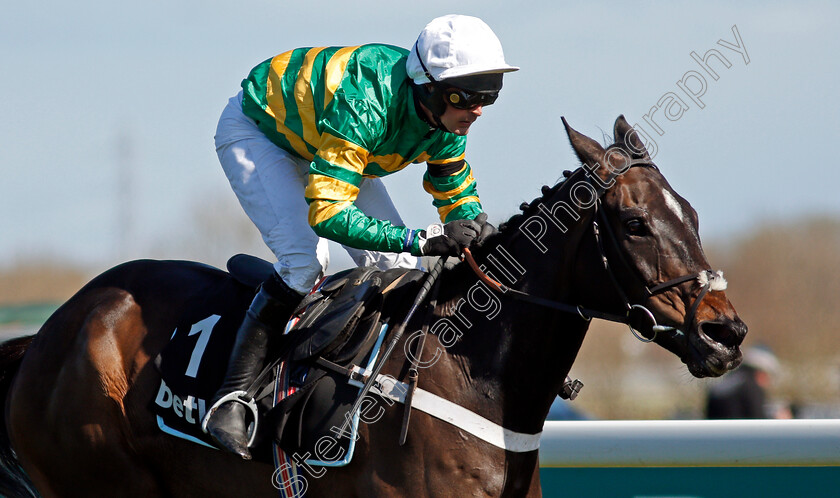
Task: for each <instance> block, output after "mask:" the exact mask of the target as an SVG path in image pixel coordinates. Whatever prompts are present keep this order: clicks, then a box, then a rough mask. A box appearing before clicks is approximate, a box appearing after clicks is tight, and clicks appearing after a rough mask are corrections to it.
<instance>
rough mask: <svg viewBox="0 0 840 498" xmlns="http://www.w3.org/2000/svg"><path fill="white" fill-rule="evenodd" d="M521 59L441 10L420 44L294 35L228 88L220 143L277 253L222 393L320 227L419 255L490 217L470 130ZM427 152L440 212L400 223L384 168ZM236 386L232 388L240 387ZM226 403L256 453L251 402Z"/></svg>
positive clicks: (232, 438)
mask: <svg viewBox="0 0 840 498" xmlns="http://www.w3.org/2000/svg"><path fill="white" fill-rule="evenodd" d="M517 69H519V68H518V67H515V66H511V65H508V64H507V63H506V62H505V60H504V55H503V52H502V46H501V43H500V42H499V40H498V38H496V35H495V34H494V33H493V31H492V30H491V29H490V28H489V27H488V26H487V25H486V24H485V23H484V22H483V21H481V20H480V19H478V18H475V17H468V16H459V15H448V16H444V17H439V18H437V19H434V20H432V21H431V22H430V23H429V24H428V25H427V26H426V27H425V28H424V29H423V31H422V32H421V33H420V36H419V37H418V38H417V41H416V43H415V44H414V46H413V47H412V48H411V50H405V49H402V48H398V47H393V46H390V45H381V44H370V45H362V46H356V47H321V48H299V49H296V50H292V51H290V52H285V53H283V54H280V55H278V56H276V57H273V58H271V59H268V60H266V61H265V62H263V63H261V64H259V65H258V66H256V67H255V68H254V69H253V70H252V71H251V73H250V74H249V75H248V77H247V78H246V79H245V80H244V81H243V82H242V88H243V90H242V91H241V92H239V94H238V95H236V96H235V97H233V98H231V99H230V101H229V103H228V105H227V107H226V108H225V110H224V111H223V113H222V116H221V118H220V120H219V125H218V128H217V130H216V151H217V153H218V156H219V161H220V162H221V164H222V167H223V168H224V170H225V173H226V175H227V177H228V180H229V181H230V184H231V187H232V188H233V191H234V193H235V194H236V196H237V198H238V199H239V202H240V204H241V205H242V207H243V209H244V210H245V212H246V213H247V215H248V216H249V218H250V219H251V221H253V222H254V224H255V225H256V226H257V228H258V229H259V230H260V233H261V234H262V237H263V240H264V241H265V243H266V244H267V245H268V247H269V248H270V249H271V250H272V251H273V252H274V254H275V256H276V257H277V263H275V265H274V268H275V273H274V275H273V276H272V277H271V278H270V279H268V280H267V281H266V282H264V283H263V284H262V285H261V286H260V289H259V292H258V293H257V295H256V297H255V298H254V300H253V302H252V304H251V306H250V308H249V310H248V312H247V314H246V317H245V320H244V321H243V323H242V325H241V326H240V328H239V331H238V332H237V337H236V342H235V344H234V347H233V351H232V352H231V357H230V363H229V366H228V369H227V372H226V376H225V381H224V383H223V385H222V387H221V388H220V389H219V391H218V392H217V393H216V396H215V397H214V400H213V401H214V403H215V402H218V401H219V400H221V398H222V397H224V396H229V398H228V399H230V395H231V393H240V392H242V393H244V391H245V390H246V389H247V388H248V387H249V386H250V384H251V383H252V382H253V381H254V379H255V377H256V375H257V374H258V373H259V371H260V369H261V368H262V367H263V362H264V360H265V355H266V348H267V343H268V337H269V334H271V333H276V332H275V330H280V329H282V327H283V324H285V322H286V321H287V320H288V318H289V317H290V315H291V313H292V312H293V311H294V309H295V308H296V306H297V305H298V303H299V302H300V300H301V298H302V296H303V294H305V293H306V292H308V291H309V290H310V288H311V287H312V286H313V285H314V283H315V282H316V280H317V279H318V277H319V276H320V275H321V274H322V273H323V272H324V271H325V270H326V267H327V264H328V254H327V244H326V240H325V239H330V240H333V241H336V242H338V243H340V244H341V245H342V246H343V247H344V248H345V249H346V250H347V252H348V253H349V254H350V256H351V257H352V258H353V260H354V261H355V262H356V264H358V265H359V266H368V265H375V266H377V267H379V268H381V269H387V268H393V267H409V268H411V267H419V260H418V257H419V256H442V255H458V254H460V253H461V251H462V250H463V249H464V248H465V247H468V246H469V245H470V244H472V243H478V242H481V241H482V240H483V238H484V237H486V236H487V235H489V234H490V233H492V232H493V231H494V230H495V229H494V228H493V227H492V225H490V224H489V223H487V215H486V214H484V213H483V212H482V208H481V204H480V202H479V198H478V194H477V192H476V187H475V179H474V178H473V175H472V172H471V169H470V165H469V164H468V163H467V162H466V161H465V160H464V150H465V146H466V135H467V133H468V132H469V129H470V126H471V125H472V123H473V122H474V121H475V120H476V119H477V118H478V117H479V116H481V113H482V108H483V106H487V105H490V104H492V103H493V102H494V101H495V100H496V98H497V97H498V94H499V90H500V89H501V88H502V74H503V73H506V72H510V71H516V70H517ZM419 162H426V164H427V171H426V173H425V174H424V177H423V185H424V188H425V190H426V191H427V192H429V193H430V194H431V195H432V197H433V201H432V204H433V205H434V206H435V207H437V210H438V213H439V215H440V219H441V221H442V222H443V224H438V225H432V226H430V227H429V228H428V229H426V230H419V229H410V228H407V227H405V226H404V225H405V224H404V223H403V222H402V220H401V218H400V216H399V214H398V213H397V210H396V208H395V207H394V204H393V203H392V202H391V199H390V198H389V197H388V193H387V191H386V190H385V187H384V185H383V184H382V182H381V180H379V177H382V176H385V175H389V174H391V173H394V172H397V171H399V170H401V169H403V168H405V167H407V166H408V165H410V164H412V163H419ZM234 397H235V396H234ZM233 401H234V402H222V403H221V405H220V406H219V407H217V409H216V410H215V411H211V412H210V413H209V414H208V417H209V419H208V420H207V425H206V427H207V432H208V433H209V434H210V435H211V436H212V437H213V438H214V439H215V440H216V441H217V442H218V443H219V444H220V445H221V446H222V447H224V448H226V449H228V450H230V451H231V452H234V453H237V454H239V455H240V456H241V457H242V458H245V459H249V458H250V457H251V455H250V453H249V451H248V445H247V440H248V438H247V436H246V433H247V423H246V407H245V406H244V405H243V404H241V403H240V402H238V401H237V400H236V399H234V400H233Z"/></svg>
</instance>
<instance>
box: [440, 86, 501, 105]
mask: <svg viewBox="0 0 840 498" xmlns="http://www.w3.org/2000/svg"><path fill="white" fill-rule="evenodd" d="M497 98H499V92H492V93H477V92H469V91H467V90H461V89H460V88H451V87H450V88H447V89H445V90H444V91H443V100H444V101H445V102H446V103H447V104H449V105H451V106H452V107H454V108H455V109H463V110H468V109H475V108H476V107H478V106H488V105H491V104H493V102H495V101H496V99H497Z"/></svg>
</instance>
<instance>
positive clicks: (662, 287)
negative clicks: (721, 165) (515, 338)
mask: <svg viewBox="0 0 840 498" xmlns="http://www.w3.org/2000/svg"><path fill="white" fill-rule="evenodd" d="M633 166H647V167H652V168H654V169H658V168H657V167H656V165H655V164H653V163H650V162H641V161H638V162H637V161H634V162H632V163H631V164H630V165H629V166H628V168H627V169H629V168H631V167H633ZM625 171H626V170H625ZM564 174H565V173H564ZM565 176H567V177H568V176H570V174H568V175H565ZM617 176H618V174H617V173H613V174H612V175H611V177H610V178H609V180H608V181H607V182H605V183H606V184H610V183H611V182H612V180H614V179H615V177H617ZM587 181H589V182H590V185H591V179H589V177H587ZM593 188H595V189H596V192H597V193H598V198H597V200H596V203H595V210H596V216H595V218H596V219H593V221H592V230H593V233H594V234H595V240H596V242H597V247H598V251H599V253H600V254H599V255H600V257H601V261H602V263H603V266H604V270H605V271H606V272H607V274H608V275H609V277H610V280H611V281H612V283H613V287H614V288H615V289H616V292H618V294H619V296H620V297H621V300H622V301H623V302H624V307H625V310H626V312H625V314H623V315H621V314H617V313H608V312H604V311H599V310H593V309H589V308H584V307H583V306H581V305H574V304H569V303H564V302H561V301H555V300H551V299H546V298H543V297H538V296H534V295H531V294H529V293H527V292H523V291H520V290H517V289H513V288H511V287H509V286H507V285H504V284H502V283H501V282H498V281H496V280H494V279H493V278H491V277H490V276H488V275H487V274H486V273H484V271H482V270H481V268H480V267H479V265H478V263H477V262H476V261H475V258H474V257H473V255H472V253H471V252H470V250H469V248H466V249H464V253H463V255H462V259H463V260H464V261H466V262H467V264H468V265H469V267H470V268H471V269H472V270H473V272H474V273H475V274H476V275H477V276H478V278H479V280H481V281H482V282H483V283H484V284H486V285H487V286H488V287H489V288H490V289H492V290H494V291H496V292H498V293H499V294H503V295H507V296H510V297H511V298H513V299H516V300H519V301H524V302H528V303H532V304H536V305H538V306H542V307H545V308H551V309H556V310H560V311H564V312H567V313H576V314H577V315H578V316H580V317H581V318H582V319H583V320H585V321H587V322H588V321H590V320H591V319H592V318H599V319H601V320H607V321H611V322H616V323H623V324H625V325H627V326H628V328H629V329H630V331H631V332H632V333H633V335H634V336H635V337H636V338H637V339H639V340H640V341H642V342H652V341H653V340H654V339H656V335H657V334H658V333H659V332H669V333H674V334H677V335H682V334H685V331H684V330H683V329H685V330H687V329H688V327H690V325H691V323H692V321H693V320H694V315H695V314H696V313H697V309H698V308H699V307H700V302H701V301H702V300H703V298H704V297H705V296H706V294H707V293H708V292H709V291H710V290H723V289H725V288H726V281H725V280H724V279H723V273H722V272H720V271H717V272H715V271H712V270H710V269H707V270H701V271H700V272H698V273H691V274H687V275H683V276H680V277H676V278H673V279H670V280H668V281H665V282H661V283H656V284H653V285H650V284H647V283H645V282H644V280H643V279H642V278H641V277H640V276H639V275H637V274H636V273H635V272H633V271H632V270H633V267H632V266H631V265H630V263H629V262H628V261H627V259H626V258H625V257H624V254H623V252H622V251H621V248H620V247H619V244H618V239H617V238H616V236H615V234H614V233H613V231H612V229H611V228H610V225H609V223H608V220H607V215H606V212H605V211H604V209H603V207H602V206H601V196H602V195H603V194H604V192H606V190H607V189H606V188H604V187H601V186H600V185H598V186H597V187H596V186H593ZM599 220H600V221H601V223H602V224H603V226H604V229H605V232H606V234H607V235H608V237H609V239H610V241H611V243H612V245H613V247H614V249H615V252H616V253H617V254H618V255H619V259H620V260H621V262H622V264H623V265H624V266H625V268H627V269H628V270H631V273H632V274H633V275H634V276H636V278H637V279H639V280H640V281H642V284H643V285H644V289H645V293H646V294H647V296H648V297H652V296H655V295H656V294H659V293H661V292H664V291H666V290H668V289H670V288H672V287H676V286H678V285H680V284H683V283H685V282H690V281H692V280H697V281H698V283H700V293H699V294H698V295H697V298H695V300H694V302H693V303H692V305H691V308H690V309H689V312H688V313H686V315H685V318H684V319H683V323H682V328H680V327H672V326H669V325H659V324H657V322H656V318H655V317H654V316H653V312H651V311H650V310H649V309H648V308H646V307H645V306H643V305H641V304H632V303H631V302H630V299H629V298H628V297H627V294H626V293H625V292H624V289H623V288H622V287H621V284H620V283H619V282H618V279H617V278H616V276H615V273H614V271H613V269H612V267H611V266H610V262H609V258H608V256H607V252H606V250H605V249H604V244H603V238H602V237H601V230H600V225H599V223H598V221H599ZM713 287H714V289H713ZM633 313H639V314H641V316H642V317H643V318H646V319H647V320H649V321H650V322H651V323H652V326H651V330H652V331H653V336H652V337H650V338H648V337H645V336H644V334H642V333H641V332H639V331H637V330H636V329H635V328H633V323H636V322H635V320H634V319H633V318H634V317H633Z"/></svg>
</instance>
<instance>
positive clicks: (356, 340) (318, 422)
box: [152, 255, 424, 464]
mask: <svg viewBox="0 0 840 498" xmlns="http://www.w3.org/2000/svg"><path fill="white" fill-rule="evenodd" d="M227 268H228V272H229V274H230V277H229V278H230V279H231V280H233V281H235V283H236V286H235V287H236V288H237V289H238V292H245V293H249V295H250V296H251V297H253V294H254V293H255V292H256V287H257V286H258V285H259V284H260V283H261V282H263V281H264V280H265V279H266V278H268V276H270V275H271V272H273V271H274V270H273V268H272V266H271V264H270V263H268V262H267V261H264V260H261V259H259V258H255V257H252V256H247V255H237V256H234V257H233V258H231V259H230V260H229V261H228V264H227ZM423 275H424V272H422V271H419V270H406V269H392V270H386V271H381V270H378V269H376V268H373V267H364V268H353V269H350V270H345V271H342V272H339V273H337V274H335V275H332V276H330V277H327V278H326V279H324V280H323V281H322V282H321V283H320V284H319V285H318V286H317V287H316V288H315V289H314V290H313V291H312V292H311V293H310V294H309V295H307V296H306V297H305V298H304V299H303V301H302V302H301V304H300V306H299V307H298V309H297V310H296V311H295V313H294V315H293V318H292V321H291V322H290V323H289V325H288V326H287V328H286V333H285V334H283V336H282V337H281V338H275V339H276V340H272V341H271V342H272V343H271V344H270V347H269V352H268V358H269V360H274V361H273V362H271V363H270V364H269V366H267V367H266V370H265V371H264V372H263V374H261V375H260V376H259V378H258V381H257V383H256V385H254V386H252V387H251V389H250V390H249V392H252V393H254V394H255V395H254V398H255V400H256V401H257V413H258V418H259V420H258V423H257V432H256V434H255V442H254V445H253V447H252V454H253V455H254V457H255V458H256V459H258V460H264V461H267V462H271V460H272V459H273V458H272V456H271V453H272V444H271V443H272V442H274V443H276V444H277V445H279V447H280V448H281V449H282V450H284V451H285V452H286V453H288V454H292V453H297V454H299V455H306V454H307V453H308V454H309V455H312V456H314V458H311V460H312V461H313V462H314V463H315V464H318V463H319V462H320V463H321V464H326V463H323V461H333V460H334V458H332V457H335V456H337V455H343V457H344V458H345V459H349V457H350V456H352V450H353V443H354V437H353V434H339V432H338V431H337V428H341V427H345V425H344V424H345V421H347V420H349V419H350V416H349V411H350V409H351V407H352V405H353V403H354V401H355V400H356V397H357V396H358V394H359V381H360V379H361V376H360V375H359V373H358V372H359V371H360V369H363V368H369V367H370V364H371V363H372V359H373V357H374V356H375V355H376V353H377V351H378V349H379V347H378V346H379V345H380V344H381V343H382V340H383V339H384V335H385V333H386V330H387V326H386V325H385V324H386V323H387V322H388V321H389V320H390V319H391V317H392V316H395V318H396V319H399V318H401V315H400V314H401V313H402V314H404V313H405V311H406V310H405V309H404V308H406V306H403V305H400V303H405V302H409V301H410V300H411V299H410V298H406V296H413V295H414V294H416V293H417V291H418V290H419V287H420V279H421V278H422V277H423ZM231 297H235V296H231ZM246 297H247V296H246ZM386 300H391V301H389V306H388V310H389V311H388V312H383V309H384V307H383V305H384V304H385V302H386ZM231 302H236V303H238V305H237V306H236V307H237V309H235V310H230V311H229V312H228V313H227V314H228V315H233V316H231V317H228V318H227V319H224V318H225V317H223V318H222V319H219V318H217V319H216V320H217V321H216V322H214V323H212V324H211V323H205V324H204V325H205V328H206V327H208V326H210V327H212V329H213V330H212V335H210V334H209V340H208V341H207V342H206V344H205V351H204V352H203V355H204V356H205V357H208V358H211V357H212V358H214V360H213V363H214V365H213V369H212V370H213V373H212V374H205V377H206V378H207V379H208V381H207V382H204V383H202V382H201V380H202V379H186V380H188V381H190V380H197V381H199V382H197V383H195V382H184V380H183V379H181V376H183V375H184V372H185V371H189V368H188V367H187V366H186V365H185V362H186V359H187V357H190V358H191V357H192V356H194V355H195V353H193V355H187V354H185V353H184V352H183V350H185V349H186V350H189V349H190V348H192V349H193V351H194V350H195V348H196V346H195V343H196V341H195V340H194V339H193V337H190V339H193V340H192V341H189V340H187V339H186V338H187V336H188V335H189V334H187V333H181V332H180V331H181V330H184V331H186V330H190V331H192V330H194V329H195V328H196V327H197V325H198V324H191V325H189V327H188V326H187V325H188V324H187V325H185V326H183V327H179V328H178V329H177V330H176V332H175V333H174V334H173V338H172V340H171V342H170V344H169V345H168V346H167V347H166V348H165V349H164V350H163V352H162V353H161V354H160V356H159V358H158V359H157V364H158V366H159V370H160V371H161V376H162V381H161V389H160V390H159V392H158V396H157V397H156V398H155V400H154V401H153V402H152V408H153V411H155V412H156V413H157V415H158V425H159V426H161V429H162V430H164V431H165V432H169V433H170V434H173V435H176V436H179V437H184V436H188V437H189V438H191V439H192V440H198V441H196V442H202V443H204V444H208V443H209V444H212V443H211V440H210V438H209V437H208V436H207V435H206V434H204V433H202V432H201V429H200V427H199V426H200V420H201V418H203V415H204V413H203V411H204V410H206V408H208V406H207V405H206V401H207V400H209V399H210V397H212V395H213V393H215V389H216V388H218V387H219V385H221V378H222V374H223V373H224V370H225V368H226V364H227V360H228V358H227V357H226V355H227V354H228V353H229V351H230V344H232V341H233V336H235V333H236V329H237V328H238V323H239V322H240V321H241V318H242V316H244V312H245V309H247V305H245V306H244V308H242V305H241V303H243V302H250V301H248V299H247V298H245V299H243V298H242V297H238V298H235V299H231ZM391 302H392V303H394V305H390V303H391ZM190 314H191V316H200V314H196V313H195V312H191V313H190ZM212 316H217V315H212ZM208 320H211V318H206V319H204V320H203V321H204V322H207V321H208ZM199 323H200V322H199ZM219 324H226V326H225V327H224V330H217V329H218V328H220V327H219ZM231 325H234V326H231ZM192 335H193V336H195V335H197V334H195V333H193V334H192ZM200 340H201V339H199V340H198V342H200ZM225 348H226V349H225ZM280 353H282V358H278V357H277V355H278V354H280ZM191 363H192V360H191ZM202 363H203V362H202ZM197 370H198V372H197V373H198V374H199V377H200V376H201V374H202V373H203V372H202V369H197ZM219 372H220V373H219ZM193 373H196V372H193ZM165 391H168V393H167V392H165ZM167 398H168V399H167ZM176 398H177V400H176ZM185 406H195V407H196V408H197V410H196V411H197V413H194V414H193V416H192V417H190V419H192V420H196V419H197V420H198V424H194V423H185V422H189V421H190V420H185V419H186V417H184V416H183V414H186V412H185V408H183V407H185ZM178 407H180V408H181V410H180V413H179V410H178V409H177V408H178ZM173 412H174V415H173ZM164 427H166V428H164ZM167 429H169V430H167ZM325 436H329V437H331V438H333V439H334V440H335V441H336V443H335V444H334V445H332V446H331V449H330V450H329V455H323V450H321V449H319V447H318V444H317V443H318V441H319V440H322V439H323V438H324V437H325ZM348 436H349V437H348ZM321 446H323V445H321ZM306 458H309V457H306Z"/></svg>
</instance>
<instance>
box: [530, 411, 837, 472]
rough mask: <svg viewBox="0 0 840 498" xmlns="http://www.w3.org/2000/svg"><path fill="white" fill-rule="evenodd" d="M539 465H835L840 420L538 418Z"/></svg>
mask: <svg viewBox="0 0 840 498" xmlns="http://www.w3.org/2000/svg"><path fill="white" fill-rule="evenodd" d="M540 465H541V466H543V467H742V466H744V467H746V466H748V467H765V466H767V467H775V466H796V467H800V466H840V420H665V421H662V420H621V421H560V422H546V424H545V427H544V428H543V435H542V438H541V440H540Z"/></svg>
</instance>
